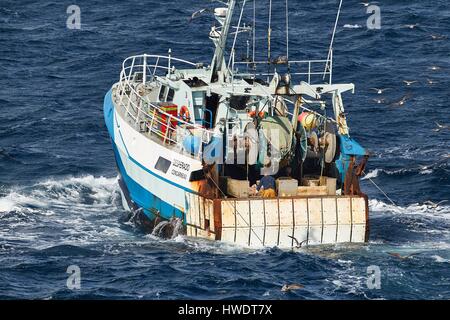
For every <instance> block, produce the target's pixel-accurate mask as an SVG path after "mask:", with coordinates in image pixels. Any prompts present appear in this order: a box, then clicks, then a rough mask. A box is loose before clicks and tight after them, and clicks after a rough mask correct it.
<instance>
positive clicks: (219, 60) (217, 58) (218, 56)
mask: <svg viewBox="0 0 450 320" xmlns="http://www.w3.org/2000/svg"><path fill="white" fill-rule="evenodd" d="M235 5H236V0H230V1H229V2H228V10H227V15H226V17H225V21H224V23H223V26H222V30H221V33H220V39H219V42H218V44H217V46H216V51H215V52H214V58H213V61H212V66H211V79H214V78H215V77H216V76H217V73H218V72H219V71H222V68H223V67H224V66H225V60H224V55H225V46H226V43H227V38H228V33H229V31H230V26H231V18H232V17H233V12H234V7H235Z"/></svg>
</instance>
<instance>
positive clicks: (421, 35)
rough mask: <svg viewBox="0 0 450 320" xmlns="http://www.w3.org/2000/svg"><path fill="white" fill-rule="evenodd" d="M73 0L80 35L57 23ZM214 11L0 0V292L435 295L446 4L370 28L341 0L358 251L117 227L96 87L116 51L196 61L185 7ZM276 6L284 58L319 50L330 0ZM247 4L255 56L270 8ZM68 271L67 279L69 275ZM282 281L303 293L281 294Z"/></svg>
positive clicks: (448, 43) (389, 17)
mask: <svg viewBox="0 0 450 320" xmlns="http://www.w3.org/2000/svg"><path fill="white" fill-rule="evenodd" d="M73 4H75V5H77V6H78V7H79V8H80V18H81V28H80V29H70V28H68V27H67V19H68V17H69V16H70V13H67V11H66V10H67V8H68V7H69V6H70V5H73ZM215 5H216V6H220V4H219V3H211V2H209V1H194V0H183V1H174V0H167V1H155V0H151V1H138V0H130V1H118V0H110V1H99V0H97V1H87V0H78V1H76V3H74V1H65V0H64V1H47V0H42V1H28V0H21V1H16V0H2V1H1V3H0V110H1V112H0V299H283V300H284V299H326V300H329V299H338V300H341V299H352V300H353V299H356V300H359V299H450V268H449V267H450V203H449V202H448V200H449V195H450V192H449V190H450V181H449V177H450V167H449V162H450V151H449V149H450V148H449V147H450V129H449V128H446V127H445V126H446V125H447V126H448V125H450V112H449V107H450V89H449V88H450V56H449V52H450V33H449V30H450V6H449V3H448V1H446V0H436V1H418V0H413V1H410V0H408V1H406V0H380V1H378V3H377V4H376V5H377V6H378V7H379V8H380V18H381V20H380V29H368V27H367V23H366V22H367V19H368V18H369V17H370V15H371V14H370V13H369V14H368V13H367V12H366V9H367V7H365V6H364V5H362V4H361V3H360V1H359V0H355V1H345V0H344V4H343V8H342V13H341V17H340V20H339V23H338V28H337V33H336V39H335V43H334V59H335V61H334V76H333V78H334V82H341V83H349V82H352V83H354V84H355V85H356V92H355V94H351V93H347V94H345V95H344V104H345V106H346V112H347V113H348V119H349V120H348V121H349V126H350V130H351V131H350V133H351V135H352V137H353V138H355V139H356V140H357V141H359V142H360V143H361V144H362V145H363V146H364V147H366V148H367V149H369V150H370V151H371V154H372V156H371V158H370V160H369V164H368V167H367V169H366V172H367V175H366V176H365V177H364V178H363V179H362V181H361V186H362V189H363V191H364V192H366V193H367V194H368V196H369V198H370V203H369V209H370V239H369V242H368V243H367V244H345V245H342V244H341V245H329V246H319V247H307V248H302V249H298V250H295V251H283V250H280V249H277V248H267V249H261V250H249V249H245V248H241V247H238V246H232V245H227V244H223V243H218V242H217V243H216V242H211V241H204V240H195V239H189V238H185V237H177V238H175V239H173V240H162V239H159V238H156V237H153V236H151V235H147V234H144V233H143V232H142V231H140V230H139V229H138V228H136V227H135V226H134V225H133V224H131V223H130V222H128V221H127V216H128V214H127V212H125V211H124V210H123V209H122V207H121V205H120V194H119V191H118V180H117V169H116V166H115V163H114V156H113V152H112V148H111V143H110V141H109V137H108V134H107V130H106V127H105V125H104V122H103V114H102V105H103V97H104V95H105V93H106V92H107V91H108V90H109V88H110V87H111V85H112V84H113V83H114V82H116V81H117V80H118V77H119V72H120V69H121V63H122V61H123V60H124V59H125V58H126V57H128V56H131V55H135V54H142V53H148V54H163V55H164V54H167V52H168V50H169V48H171V49H172V52H173V55H174V56H175V57H178V58H182V59H187V60H192V61H201V62H205V63H209V62H210V59H211V57H212V54H213V46H212V43H211V42H210V40H209V39H208V33H209V29H210V26H211V25H212V23H213V19H212V18H211V16H209V15H208V14H205V15H203V16H201V17H199V18H196V19H194V20H193V21H191V22H189V17H190V16H191V14H192V13H193V12H194V11H196V10H199V9H202V8H205V7H208V8H213V7H214V6H215ZM249 6H250V7H251V6H252V4H251V2H249ZM289 6H290V9H291V12H290V22H289V26H290V43H289V48H290V57H291V58H296V59H325V58H326V55H327V50H328V46H329V42H330V37H331V32H332V28H333V24H334V19H335V16H336V11H337V7H338V2H337V1H334V0H320V1H313V2H311V1H300V0H290V1H289ZM257 9H258V15H257V24H256V25H257V31H258V33H257V34H258V37H257V41H256V43H257V46H256V47H257V50H258V52H260V54H261V55H264V54H266V50H267V48H266V43H267V39H266V38H265V34H266V30H265V29H264V28H265V23H267V15H268V9H267V5H266V4H265V3H262V2H261V3H258V5H257ZM273 10H274V11H273V24H274V31H273V41H272V46H273V48H274V49H273V50H274V55H275V54H277V53H278V54H282V53H283V52H284V51H283V50H284V47H283V46H284V44H285V42H284V41H285V29H284V1H274V8H273ZM248 22H249V23H251V21H248ZM243 37H244V39H246V38H245V37H246V36H245V35H244V36H243ZM404 80H406V81H417V82H414V83H412V84H411V85H409V86H407V85H406V84H405V83H404V82H403V81H404ZM372 88H389V90H386V91H385V92H383V94H381V95H379V94H377V92H376V91H375V90H372ZM403 97H404V99H403V101H405V103H404V104H403V105H399V104H398V103H396V102H398V101H402V98H403ZM378 99H379V100H380V101H376V100H378ZM436 122H437V123H438V124H440V125H442V127H441V128H439V127H438V125H437V124H436ZM370 179H372V181H373V182H375V183H376V184H377V185H379V186H380V187H381V188H382V189H383V190H384V191H385V192H386V194H387V195H388V196H389V197H390V198H391V199H392V200H393V201H394V203H395V204H392V203H391V202H390V201H389V200H388V199H387V198H386V197H385V196H384V195H383V193H382V192H381V191H380V190H379V189H377V188H376V187H375V186H374V185H373V184H372V183H371V180H370ZM433 203H434V204H433ZM74 266H75V267H74ZM74 268H75V269H76V270H78V271H79V274H78V275H79V277H78V278H77V279H78V280H79V282H76V281H75V282H71V279H73V278H71V276H73V275H71V274H70V270H74ZM374 270H375V271H376V273H377V274H378V275H379V280H380V281H379V283H378V285H376V286H375V287H374V286H373V283H374V282H373V281H372V280H373V279H374V278H373V277H372V276H373V274H374V273H373V272H374ZM68 271H69V273H68ZM293 283H295V284H301V285H302V286H303V287H302V288H300V289H298V290H292V291H289V292H284V291H282V290H281V288H282V286H283V285H284V284H293ZM74 284H75V285H74Z"/></svg>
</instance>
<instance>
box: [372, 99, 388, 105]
mask: <svg viewBox="0 0 450 320" xmlns="http://www.w3.org/2000/svg"><path fill="white" fill-rule="evenodd" d="M372 101H373V102H376V103H377V104H382V103H385V102H386V100H385V99H383V98H381V99H372Z"/></svg>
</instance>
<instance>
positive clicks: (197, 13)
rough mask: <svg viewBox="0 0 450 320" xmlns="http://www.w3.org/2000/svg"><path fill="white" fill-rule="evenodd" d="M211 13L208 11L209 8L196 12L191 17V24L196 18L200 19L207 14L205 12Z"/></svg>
mask: <svg viewBox="0 0 450 320" xmlns="http://www.w3.org/2000/svg"><path fill="white" fill-rule="evenodd" d="M210 11H211V10H210V9H208V8H205V9H200V10H197V11H195V12H194V13H193V14H192V15H191V17H190V18H189V22H191V21H192V20H194V19H195V18H198V17H199V16H201V15H202V14H203V13H205V12H210Z"/></svg>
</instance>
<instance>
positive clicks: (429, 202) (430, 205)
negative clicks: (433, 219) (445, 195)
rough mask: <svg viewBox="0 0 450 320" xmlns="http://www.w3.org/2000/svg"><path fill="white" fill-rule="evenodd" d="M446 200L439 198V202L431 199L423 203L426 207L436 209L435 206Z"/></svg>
mask: <svg viewBox="0 0 450 320" xmlns="http://www.w3.org/2000/svg"><path fill="white" fill-rule="evenodd" d="M447 201H448V200H441V201H439V202H437V203H436V202H433V201H430V200H428V201H425V202H424V203H423V204H424V205H426V206H427V207H428V209H436V208H437V207H439V205H440V204H441V203H444V202H447Z"/></svg>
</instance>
